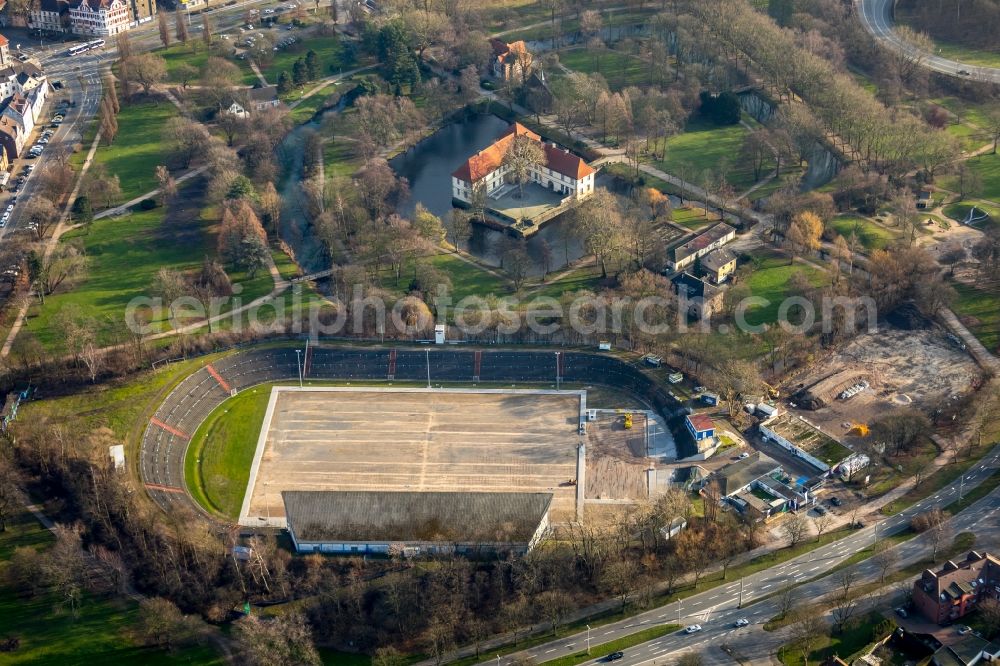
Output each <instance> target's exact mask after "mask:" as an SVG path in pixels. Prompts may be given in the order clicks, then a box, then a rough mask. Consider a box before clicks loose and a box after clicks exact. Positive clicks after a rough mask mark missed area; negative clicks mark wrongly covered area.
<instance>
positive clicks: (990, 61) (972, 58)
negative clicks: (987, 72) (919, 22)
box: [934, 39, 1000, 67]
mask: <svg viewBox="0 0 1000 666" xmlns="http://www.w3.org/2000/svg"><path fill="white" fill-rule="evenodd" d="M934 43H935V44H936V45H937V47H938V52H937V55H939V56H942V57H944V58H948V59H950V60H957V61H959V62H962V63H965V64H967V65H975V66H977V67H1000V52H996V51H983V50H981V49H977V48H974V47H972V46H965V45H963V44H956V43H955V42H943V41H941V40H940V39H936V40H934Z"/></svg>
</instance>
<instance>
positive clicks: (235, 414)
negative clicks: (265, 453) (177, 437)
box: [184, 385, 271, 518]
mask: <svg viewBox="0 0 1000 666" xmlns="http://www.w3.org/2000/svg"><path fill="white" fill-rule="evenodd" d="M270 394H271V390H270V385H268V386H258V387H256V388H252V389H250V390H248V391H244V392H242V393H240V394H238V395H236V396H235V397H233V398H230V399H229V400H227V401H226V402H224V403H223V404H222V405H220V406H219V407H217V408H216V409H215V411H213V412H212V413H211V414H210V415H209V416H208V418H207V419H205V422H204V423H202V424H201V426H200V427H199V428H198V431H197V432H195V434H194V436H193V437H192V438H191V444H190V445H189V446H190V448H189V449H188V454H187V457H186V458H185V459H184V480H185V483H186V485H187V488H188V490H189V491H190V492H191V495H192V496H193V497H194V498H195V501H197V502H198V503H199V504H201V505H202V506H203V507H206V508H208V509H211V510H213V511H215V512H216V513H219V514H221V515H223V516H227V517H229V518H236V517H238V516H239V515H240V504H241V503H242V502H243V493H244V492H246V487H247V480H248V479H249V478H250V465H251V463H252V462H253V454H254V450H255V448H256V446H257V436H258V434H259V433H260V427H261V424H263V422H264V412H265V411H266V410H267V401H268V398H269V396H270Z"/></svg>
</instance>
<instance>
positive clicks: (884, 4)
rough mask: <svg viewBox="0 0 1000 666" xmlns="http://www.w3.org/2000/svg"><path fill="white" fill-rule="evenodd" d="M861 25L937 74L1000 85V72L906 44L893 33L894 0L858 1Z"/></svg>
mask: <svg viewBox="0 0 1000 666" xmlns="http://www.w3.org/2000/svg"><path fill="white" fill-rule="evenodd" d="M855 3H856V5H857V7H858V16H859V17H860V19H861V24H862V25H863V26H864V27H865V30H867V31H868V32H869V33H871V35H872V36H873V37H875V39H877V40H879V41H880V42H882V43H884V44H886V45H888V46H889V47H890V48H892V49H895V50H897V51H902V52H903V53H906V54H909V55H911V56H914V57H917V56H920V55H921V54H922V55H923V60H922V65H923V66H924V67H925V68H927V69H930V70H933V71H935V72H940V73H941V74H948V75H949V76H955V77H958V78H965V79H971V80H974V81H989V82H991V83H1000V68H997V67H977V66H975V65H968V64H965V63H962V62H958V61H956V60H949V59H948V58H942V57H941V56H937V55H934V54H932V53H924V52H922V51H921V50H920V49H918V48H917V47H915V46H914V45H912V44H910V43H909V42H906V41H904V40H903V39H901V38H900V37H899V35H897V34H896V32H895V31H894V30H893V21H892V5H893V0H855Z"/></svg>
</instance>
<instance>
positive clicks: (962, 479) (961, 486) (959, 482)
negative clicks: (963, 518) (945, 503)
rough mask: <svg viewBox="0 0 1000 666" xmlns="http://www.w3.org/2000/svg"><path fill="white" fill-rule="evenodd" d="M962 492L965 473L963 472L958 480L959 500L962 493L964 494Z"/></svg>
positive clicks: (963, 491)
mask: <svg viewBox="0 0 1000 666" xmlns="http://www.w3.org/2000/svg"><path fill="white" fill-rule="evenodd" d="M964 494H965V474H964V473H963V474H962V477H961V478H960V479H959V481H958V501H959V502H961V501H962V495H964Z"/></svg>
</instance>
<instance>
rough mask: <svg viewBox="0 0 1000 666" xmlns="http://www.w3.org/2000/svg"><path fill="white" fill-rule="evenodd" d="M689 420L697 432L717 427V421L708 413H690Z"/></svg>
mask: <svg viewBox="0 0 1000 666" xmlns="http://www.w3.org/2000/svg"><path fill="white" fill-rule="evenodd" d="M687 420H688V421H690V422H691V425H693V426H694V429H695V430H696V431H697V432H704V431H706V430H714V429H715V423H714V422H713V421H712V417H711V416H709V415H708V414H689V415H688V417H687Z"/></svg>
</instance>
